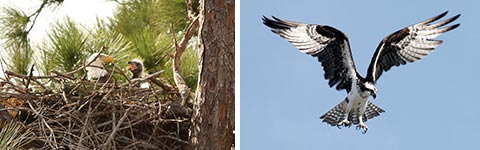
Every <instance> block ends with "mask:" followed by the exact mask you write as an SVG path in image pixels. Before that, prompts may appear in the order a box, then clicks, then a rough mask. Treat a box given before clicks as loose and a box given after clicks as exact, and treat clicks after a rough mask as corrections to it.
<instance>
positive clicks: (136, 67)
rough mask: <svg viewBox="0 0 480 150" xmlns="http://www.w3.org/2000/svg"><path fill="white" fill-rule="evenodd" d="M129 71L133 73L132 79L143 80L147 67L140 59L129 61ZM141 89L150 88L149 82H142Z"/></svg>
mask: <svg viewBox="0 0 480 150" xmlns="http://www.w3.org/2000/svg"><path fill="white" fill-rule="evenodd" d="M127 69H128V70H129V71H130V72H131V73H132V77H131V78H132V79H136V78H142V77H143V76H144V75H143V71H144V70H145V67H144V65H143V61H142V60H140V59H132V60H130V61H128V66H127ZM140 87H141V88H149V87H150V84H149V83H148V82H142V83H141V84H140Z"/></svg>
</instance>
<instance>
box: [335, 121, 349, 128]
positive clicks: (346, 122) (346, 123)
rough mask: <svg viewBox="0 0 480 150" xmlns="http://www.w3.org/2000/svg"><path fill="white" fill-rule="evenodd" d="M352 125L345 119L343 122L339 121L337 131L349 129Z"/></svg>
mask: <svg viewBox="0 0 480 150" xmlns="http://www.w3.org/2000/svg"><path fill="white" fill-rule="evenodd" d="M351 125H352V124H351V123H350V121H348V120H347V119H345V120H343V121H340V122H339V123H338V124H337V127H338V128H339V129H341V127H342V126H343V127H350V126H351Z"/></svg>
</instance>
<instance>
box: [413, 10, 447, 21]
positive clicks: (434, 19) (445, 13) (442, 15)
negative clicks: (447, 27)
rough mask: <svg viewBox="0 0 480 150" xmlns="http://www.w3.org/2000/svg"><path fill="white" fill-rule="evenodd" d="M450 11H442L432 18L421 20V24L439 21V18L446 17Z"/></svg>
mask: <svg viewBox="0 0 480 150" xmlns="http://www.w3.org/2000/svg"><path fill="white" fill-rule="evenodd" d="M447 13H448V11H445V12H443V13H441V14H440V15H437V16H434V17H432V18H429V19H427V20H424V21H422V22H420V23H419V24H429V23H432V22H434V21H437V20H438V19H440V18H442V17H444V16H445V15H447Z"/></svg>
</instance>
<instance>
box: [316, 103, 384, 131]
mask: <svg viewBox="0 0 480 150" xmlns="http://www.w3.org/2000/svg"><path fill="white" fill-rule="evenodd" d="M347 105H348V99H347V98H345V100H343V101H342V102H340V104H338V105H337V106H335V107H333V108H332V109H330V111H328V112H327V113H325V114H323V115H322V116H321V117H320V119H323V122H326V123H328V124H330V125H331V126H337V125H338V123H339V122H340V121H342V120H343V119H345V115H344V114H345V111H346V108H347ZM383 112H385V110H383V109H381V108H380V107H378V106H376V105H374V104H373V103H371V102H370V101H367V108H366V109H365V113H364V114H363V122H366V121H367V120H368V119H372V118H374V117H376V116H379V115H380V113H383ZM348 120H349V121H351V122H352V123H353V124H358V123H359V120H358V109H355V108H352V110H351V111H350V113H349V115H348Z"/></svg>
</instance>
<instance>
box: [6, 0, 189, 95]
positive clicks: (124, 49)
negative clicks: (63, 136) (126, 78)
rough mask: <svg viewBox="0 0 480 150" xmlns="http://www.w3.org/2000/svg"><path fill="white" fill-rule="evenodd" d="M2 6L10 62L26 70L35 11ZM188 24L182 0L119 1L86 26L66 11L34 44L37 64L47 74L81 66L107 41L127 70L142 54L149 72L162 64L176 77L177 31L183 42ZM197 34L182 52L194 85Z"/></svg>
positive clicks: (55, 0)
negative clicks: (29, 26) (43, 38)
mask: <svg viewBox="0 0 480 150" xmlns="http://www.w3.org/2000/svg"><path fill="white" fill-rule="evenodd" d="M61 2H63V1H62V0H45V1H44V3H45V5H42V6H41V8H43V7H49V6H55V5H57V6H58V4H61ZM193 5H194V8H196V7H197V6H198V1H194V3H193ZM4 11H5V12H7V13H6V14H7V15H6V16H7V17H5V18H2V24H3V26H4V27H2V31H3V34H4V38H5V39H6V40H7V42H6V45H13V46H10V47H11V48H8V50H9V52H10V53H9V54H12V55H11V56H12V58H11V61H12V62H14V63H11V64H12V66H9V68H10V70H12V71H15V72H19V73H23V74H27V73H28V69H29V68H28V65H29V64H31V63H32V62H31V61H32V59H31V56H32V53H33V51H32V48H30V45H29V41H28V38H27V35H28V30H29V29H27V24H29V23H32V22H31V21H32V20H31V17H33V16H35V15H30V16H27V15H25V14H24V13H23V12H20V11H17V10H15V9H11V8H9V9H5V10H4ZM194 11H196V9H195V10H194ZM34 14H35V13H34ZM188 24H189V22H188V19H187V10H186V2H185V1H184V0H127V1H125V2H121V3H119V6H118V7H117V9H116V10H115V12H114V15H113V17H112V18H109V19H107V20H100V19H98V18H97V23H96V25H95V26H94V27H93V28H86V29H84V28H83V27H82V26H79V25H78V23H76V22H74V21H72V19H70V18H68V17H67V18H66V19H65V20H62V21H59V22H56V23H54V24H53V25H52V27H51V29H50V31H49V34H48V39H47V40H46V41H44V42H43V43H41V44H40V45H37V46H36V47H35V49H36V50H37V51H36V55H35V58H37V59H36V60H37V61H38V62H39V63H40V64H41V65H37V67H38V68H39V69H40V70H41V73H43V74H49V72H50V71H52V70H57V71H60V72H70V71H72V70H75V69H77V68H79V67H81V65H83V61H84V60H85V58H86V57H88V56H89V55H90V54H92V53H95V52H98V51H99V50H100V49H101V48H102V47H103V46H106V47H107V51H105V52H104V53H106V54H109V55H112V56H114V58H115V64H116V65H117V66H118V67H120V68H122V69H124V71H126V70H125V68H124V67H125V66H126V64H127V61H128V60H131V59H133V58H140V59H142V60H144V65H145V69H146V72H147V73H154V72H157V71H160V70H164V71H165V73H164V74H162V77H163V78H165V79H167V81H168V82H170V83H173V73H172V58H171V57H170V56H173V54H174V53H175V47H174V43H173V41H174V38H173V36H174V34H173V33H176V35H177V37H176V39H177V40H178V41H177V42H180V41H181V40H182V38H183V36H184V33H183V32H185V30H186V27H187V25H188ZM195 38H196V37H194V38H192V40H191V41H190V43H189V46H188V48H187V49H186V50H185V52H184V54H183V56H182V76H183V77H184V79H185V81H186V83H187V85H188V86H189V87H190V88H192V89H193V88H195V87H196V82H197V78H198V77H197V75H198V66H197V64H198V55H197V51H198V50H197V48H198V47H197V45H198V42H197V41H198V40H197V39H195ZM14 68H18V69H14ZM76 76H80V75H76ZM114 77H116V79H120V80H122V78H123V77H121V76H118V75H114Z"/></svg>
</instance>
